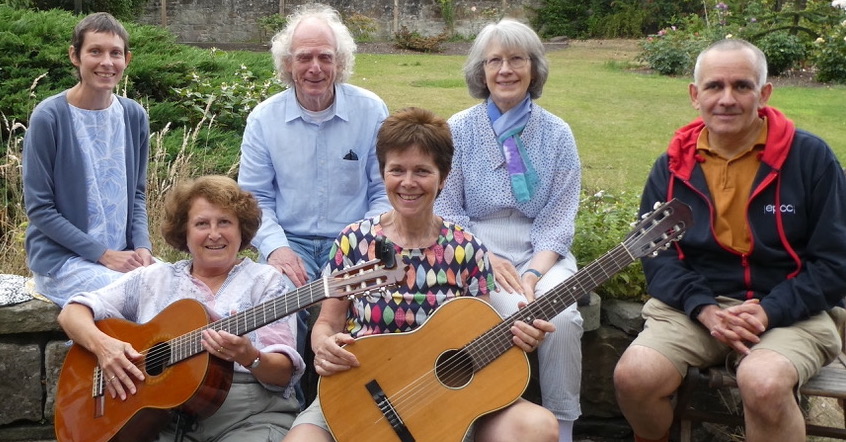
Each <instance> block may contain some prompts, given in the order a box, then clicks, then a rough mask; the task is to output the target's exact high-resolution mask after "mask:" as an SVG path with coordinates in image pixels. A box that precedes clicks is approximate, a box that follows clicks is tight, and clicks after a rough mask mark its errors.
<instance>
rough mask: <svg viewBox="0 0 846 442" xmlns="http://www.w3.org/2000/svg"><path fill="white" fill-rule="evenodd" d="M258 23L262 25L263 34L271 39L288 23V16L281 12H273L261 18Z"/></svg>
mask: <svg viewBox="0 0 846 442" xmlns="http://www.w3.org/2000/svg"><path fill="white" fill-rule="evenodd" d="M258 24H259V26H260V27H261V31H262V35H264V36H265V37H267V40H270V38H271V37H273V36H274V35H276V33H277V32H279V31H281V30H282V29H284V28H285V26H286V25H287V24H288V18H287V17H285V16H284V15H281V14H273V15H268V16H267V17H262V18H260V19H259V20H258Z"/></svg>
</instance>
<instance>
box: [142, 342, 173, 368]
mask: <svg viewBox="0 0 846 442" xmlns="http://www.w3.org/2000/svg"><path fill="white" fill-rule="evenodd" d="M169 360H170V346H169V345H167V344H165V343H158V344H156V345H154V346H153V348H152V349H150V351H149V352H148V353H147V359H145V360H144V365H146V369H147V373H148V374H150V375H151V376H158V375H160V374H162V372H163V371H164V369H165V367H166V366H167V361H169Z"/></svg>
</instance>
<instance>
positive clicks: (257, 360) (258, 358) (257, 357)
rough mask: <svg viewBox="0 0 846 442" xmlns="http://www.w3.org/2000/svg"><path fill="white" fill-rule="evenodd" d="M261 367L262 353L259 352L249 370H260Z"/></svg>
mask: <svg viewBox="0 0 846 442" xmlns="http://www.w3.org/2000/svg"><path fill="white" fill-rule="evenodd" d="M259 365H261V351H259V352H258V356H256V360H254V361H253V363H252V364H250V365H249V366H248V367H247V368H249V369H250V370H254V369H256V368H258V366H259Z"/></svg>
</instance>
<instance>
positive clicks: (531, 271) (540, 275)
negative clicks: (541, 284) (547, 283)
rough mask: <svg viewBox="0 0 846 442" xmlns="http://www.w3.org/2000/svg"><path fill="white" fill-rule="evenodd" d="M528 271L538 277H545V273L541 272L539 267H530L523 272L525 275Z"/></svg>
mask: <svg viewBox="0 0 846 442" xmlns="http://www.w3.org/2000/svg"><path fill="white" fill-rule="evenodd" d="M526 273H531V274H533V275H535V276H537V277H538V279H541V278H543V273H541V272H539V271H538V270H537V269H528V270H526V271H525V272H523V274H524V275H525V274H526Z"/></svg>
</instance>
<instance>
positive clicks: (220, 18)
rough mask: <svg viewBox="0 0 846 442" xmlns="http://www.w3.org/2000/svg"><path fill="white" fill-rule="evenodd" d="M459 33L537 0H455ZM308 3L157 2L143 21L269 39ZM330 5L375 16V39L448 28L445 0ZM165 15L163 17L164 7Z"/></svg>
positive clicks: (201, 36) (211, 37)
mask: <svg viewBox="0 0 846 442" xmlns="http://www.w3.org/2000/svg"><path fill="white" fill-rule="evenodd" d="M453 2H454V4H455V29H454V31H455V33H457V34H460V35H465V36H473V35H475V34H476V33H477V32H478V31H479V30H480V29H481V28H482V26H483V25H484V24H485V23H487V22H489V21H491V20H496V19H498V18H500V17H502V16H509V17H514V18H518V19H523V20H525V19H526V18H527V15H528V14H530V9H529V8H530V7H531V6H532V5H536V4H537V0H517V1H509V2H506V1H505V0H453ZM302 3H306V2H304V1H300V0H151V1H149V2H148V3H147V6H146V9H145V11H144V13H143V15H142V17H141V18H140V20H139V21H140V22H141V23H145V24H151V25H162V24H163V23H165V22H166V27H167V28H168V29H170V30H171V31H172V32H173V33H174V34H175V35H176V36H177V38H178V40H179V41H180V42H183V43H215V42H216V43H238V42H251V43H266V42H268V41H269V40H270V37H272V35H269V34H268V33H267V32H266V31H265V30H263V29H262V27H261V26H260V20H261V19H262V18H264V17H268V16H271V15H274V14H278V13H279V12H280V10H283V11H284V15H288V14H290V13H291V12H293V11H294V9H295V8H296V7H297V6H298V5H300V4H302ZM325 3H326V4H328V5H330V6H332V7H334V8H336V9H337V10H338V11H340V12H341V14H342V15H350V14H352V13H359V14H363V15H366V16H368V17H370V18H372V19H374V20H375V21H376V23H377V25H378V31H377V33H376V35H375V36H374V37H376V38H379V39H390V37H391V36H392V35H393V34H394V33H395V32H396V31H397V30H398V29H400V28H402V27H403V26H405V27H406V28H407V29H408V30H410V31H417V32H419V33H421V34H423V35H436V34H440V33H442V32H444V31H445V30H446V24H445V22H444V20H443V17H442V15H441V8H440V2H439V0H408V1H403V2H402V3H399V2H396V1H391V0H331V1H325ZM163 10H164V11H165V18H164V19H163V18H162V11H163Z"/></svg>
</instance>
